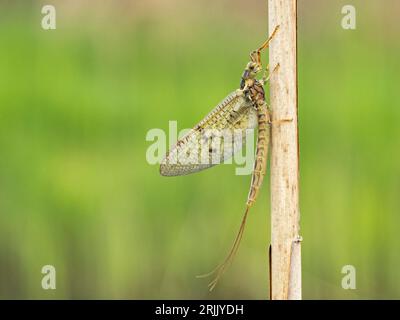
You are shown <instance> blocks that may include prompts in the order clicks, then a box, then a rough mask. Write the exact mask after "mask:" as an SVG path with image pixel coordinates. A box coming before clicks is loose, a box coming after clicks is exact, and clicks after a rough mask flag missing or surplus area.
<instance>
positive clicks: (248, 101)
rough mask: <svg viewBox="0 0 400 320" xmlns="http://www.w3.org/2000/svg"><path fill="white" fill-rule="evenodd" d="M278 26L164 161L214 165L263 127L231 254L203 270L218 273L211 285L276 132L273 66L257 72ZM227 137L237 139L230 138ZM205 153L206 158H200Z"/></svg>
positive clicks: (178, 165)
mask: <svg viewBox="0 0 400 320" xmlns="http://www.w3.org/2000/svg"><path fill="white" fill-rule="evenodd" d="M277 31H278V27H276V28H275V30H274V31H273V32H272V34H271V36H270V37H269V38H268V39H267V40H266V41H265V42H264V43H263V44H262V45H261V46H260V47H259V48H258V49H257V50H254V51H252V52H251V53H250V61H249V62H248V63H247V65H246V68H245V69H244V72H243V74H242V78H241V83H240V88H239V89H237V90H236V91H234V92H233V93H231V94H229V95H228V96H227V97H226V98H225V99H224V100H222V102H220V103H219V104H218V105H217V106H216V107H215V108H214V109H213V110H212V111H211V112H210V113H209V114H208V115H207V116H206V117H205V118H204V119H203V120H202V121H200V123H199V124H197V125H196V126H195V127H194V128H193V129H192V130H191V131H189V133H188V134H186V135H185V136H184V137H183V138H182V139H180V140H178V142H177V143H176V145H175V146H174V147H172V148H171V150H170V151H169V152H168V153H167V155H166V157H165V159H164V160H163V161H162V162H161V165H160V173H161V175H163V176H180V175H186V174H190V173H194V172H198V171H201V170H203V169H207V168H210V167H212V166H213V165H215V164H218V163H221V162H223V161H224V160H226V159H228V158H229V157H232V156H233V154H234V153H235V152H236V151H238V150H240V148H241V147H242V145H243V144H244V142H245V135H246V131H247V130H248V129H254V128H256V127H258V134H257V147H256V153H255V162H254V167H253V173H252V178H251V185H250V191H249V194H248V197H247V202H246V209H245V213H244V216H243V218H242V223H241V225H240V228H239V231H238V233H237V235H236V238H235V241H234V243H233V246H232V248H231V250H230V252H229V254H228V256H227V257H226V259H225V260H224V261H223V262H222V263H221V264H220V265H219V266H217V267H216V268H215V269H214V270H213V271H211V272H210V273H208V274H206V275H203V276H200V277H207V276H210V275H213V274H215V278H214V280H213V281H212V282H211V283H210V284H209V288H210V291H211V290H212V289H213V288H214V287H215V285H216V284H217V282H218V280H219V278H220V277H221V276H222V274H223V273H224V272H225V270H226V268H227V266H228V265H229V264H230V263H231V262H232V259H233V257H234V256H235V254H236V251H237V250H238V247H239V244H240V241H241V239H242V235H243V231H244V227H245V224H246V219H247V214H248V212H249V209H250V207H251V206H252V205H253V204H254V202H255V201H256V198H257V195H258V191H259V189H260V187H261V184H262V181H263V178H264V175H265V170H266V163H267V156H268V146H269V141H270V133H271V132H270V130H271V116H270V109H269V106H268V105H267V103H266V101H265V93H264V85H265V83H266V82H267V81H268V80H269V75H268V76H267V71H268V67H267V68H266V69H265V72H264V74H263V76H262V79H260V80H258V79H256V76H257V74H258V73H260V72H261V71H262V70H263V67H262V63H261V51H262V50H264V49H266V48H268V46H269V43H270V41H271V40H272V39H273V37H274V35H275V34H276V32H277ZM278 66H279V65H278ZM278 66H277V67H278ZM277 67H275V69H276V68H277ZM275 69H274V70H275ZM227 131H228V132H233V134H232V135H231V136H229V135H227V134H226V132H227ZM227 140H230V141H231V142H232V143H226V142H227ZM200 157H201V158H202V161H199V158H200ZM204 160H205V161H204Z"/></svg>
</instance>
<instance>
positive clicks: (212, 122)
mask: <svg viewBox="0 0 400 320" xmlns="http://www.w3.org/2000/svg"><path fill="white" fill-rule="evenodd" d="M256 126H257V111H256V110H255V108H254V107H253V105H252V103H251V102H250V101H249V100H247V99H246V98H245V97H244V96H243V95H242V94H240V93H239V91H235V92H233V93H231V94H230V95H228V96H227V97H226V98H225V99H224V100H222V101H221V102H220V103H219V104H218V105H217V106H216V107H215V108H214V109H213V110H212V111H211V112H210V113H209V114H208V115H207V116H206V117H205V118H204V119H203V120H202V121H201V122H200V123H199V124H197V125H196V126H195V127H194V128H193V129H192V130H190V131H189V133H188V134H186V135H185V136H184V137H183V138H182V139H180V140H179V141H178V142H177V143H176V145H175V146H174V147H173V148H171V150H170V151H169V152H168V154H167V155H166V157H165V158H164V160H163V161H162V162H161V165H160V173H161V174H162V175H163V176H180V175H186V174H190V173H194V172H198V171H201V170H203V169H207V168H210V167H212V166H214V165H217V164H219V163H222V162H224V161H225V160H227V159H229V158H230V157H232V156H233V154H234V153H236V152H237V151H239V150H240V149H241V148H242V145H243V144H244V142H245V140H246V133H247V129H254V128H255V127H256Z"/></svg>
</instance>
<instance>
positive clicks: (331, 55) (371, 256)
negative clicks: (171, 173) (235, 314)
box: [0, 0, 400, 299]
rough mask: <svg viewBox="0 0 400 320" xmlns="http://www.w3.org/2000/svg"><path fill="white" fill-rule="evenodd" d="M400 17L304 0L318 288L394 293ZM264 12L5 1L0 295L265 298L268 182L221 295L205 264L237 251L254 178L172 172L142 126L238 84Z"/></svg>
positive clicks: (306, 262)
mask: <svg viewBox="0 0 400 320" xmlns="http://www.w3.org/2000/svg"><path fill="white" fill-rule="evenodd" d="M45 4H52V5H54V6H55V7H56V10H57V29H56V30H50V31H45V30H42V28H41V19H42V14H41V8H42V6H43V5H45ZM346 4H352V5H354V6H355V7H356V10H357V29H356V30H343V29H342V27H341V18H342V14H341V8H342V6H343V5H346ZM399 14H400V3H399V1H397V0H384V1H379V0H369V1H361V0H360V1H353V0H352V1H350V0H349V1H339V0H332V1H311V0H299V44H298V49H299V59H298V60H299V119H300V123H299V126H300V143H301V152H300V161H301V162H300V166H301V194H300V204H301V213H302V221H301V234H302V236H303V238H304V242H303V249H302V251H303V293H304V298H306V299H355V298H357V299H371V298H377V299H382V298H386V299H396V298H397V299H399V298H400V275H399V266H400V240H399V226H400V159H399V158H400V125H399V123H400V94H399V74H400V59H399V57H400V42H399V39H400V38H399V33H400V30H399V27H398V17H399ZM267 25H268V23H267V8H266V1H264V0H263V1H260V0H249V1H238V0H235V1H233V0H219V1H212V0H201V1H186V0H169V1H162V0H146V1H145V0H140V1H139V0H132V1H113V2H112V1H89V0H83V1H82V0H80V1H78V0H74V1H72V0H70V1H53V0H49V1H15V0H13V1H11V0H10V1H5V0H1V1H0V43H1V49H0V298H3V299H5V298H8V299H13V298H21V299H39V298H55V299H70V298H76V299H83V298H93V299H97V298H99V299H107V298H109V299H116V298H120V299H139V298H141V299H161V298H171V299H174V298H182V299H186V298H195V299H203V298H209V299H214V298H244V299H251V298H253V299H264V298H267V297H268V273H267V265H268V264H267V254H266V250H267V247H268V241H269V238H270V232H269V229H270V222H269V185H268V182H267V183H265V184H264V187H263V191H262V194H261V196H260V198H259V200H258V202H257V204H256V205H255V207H254V208H253V210H252V211H251V215H250V218H249V221H248V224H247V229H246V232H245V236H244V239H243V243H242V246H241V248H240V250H239V253H238V255H237V257H236V259H235V261H234V263H233V265H232V267H231V268H230V269H229V270H228V272H227V273H226V274H225V276H224V277H223V279H222V281H221V282H220V284H219V286H218V287H217V288H216V289H215V291H213V292H212V293H209V292H208V291H207V282H208V280H207V279H196V278H195V275H198V274H202V273H204V272H207V271H209V270H210V269H212V268H213V267H214V266H215V265H216V263H217V262H219V261H220V260H221V259H222V258H223V257H224V256H225V254H226V252H227V250H228V248H229V247H230V245H231V243H232V240H233V237H234V235H235V233H236V230H237V228H238V225H239V223H240V220H241V215H242V212H243V208H244V203H245V199H246V196H247V192H248V186H249V183H250V177H249V176H236V175H235V174H234V173H235V170H234V169H235V166H234V165H223V166H218V167H214V168H212V169H210V170H207V171H204V172H202V173H199V174H195V175H191V176H186V177H177V178H165V177H161V176H160V175H159V172H158V166H154V165H150V164H148V163H147V161H146V150H147V148H148V147H149V146H150V145H151V142H148V141H146V139H145V137H146V133H147V132H148V130H150V129H152V128H161V129H164V130H167V129H168V121H169V120H178V127H179V129H183V128H189V127H192V126H193V125H194V124H195V123H197V122H198V121H199V120H200V119H201V118H202V117H203V116H204V115H205V114H206V113H207V112H208V111H209V110H210V109H211V108H213V107H214V106H215V104H216V103H218V102H219V101H220V100H221V99H222V98H223V97H224V96H225V95H226V94H227V93H229V92H231V91H232V90H233V89H235V88H236V87H237V86H238V84H239V81H240V75H241V73H242V70H243V67H244V66H245V64H246V62H247V59H248V54H249V52H250V51H251V50H252V49H254V48H255V47H257V46H258V45H259V44H260V43H261V42H262V41H263V40H264V39H265V37H266V34H267ZM265 59H266V57H265ZM266 181H268V180H266ZM47 264H51V265H54V266H55V267H56V270H57V289H56V290H47V291H45V290H43V289H42V288H41V279H42V276H43V275H42V274H41V268H42V266H44V265H47ZM347 264H351V265H354V266H355V267H356V270H357V289H356V290H343V289H342V287H341V279H342V277H343V276H344V275H343V274H341V269H342V267H343V266H344V265H347Z"/></svg>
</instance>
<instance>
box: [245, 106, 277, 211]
mask: <svg viewBox="0 0 400 320" xmlns="http://www.w3.org/2000/svg"><path fill="white" fill-rule="evenodd" d="M260 102H261V101H260ZM257 111H258V134H257V150H256V155H255V161H254V169H253V175H252V178H251V185H250V191H249V195H248V197H247V203H246V204H247V206H249V207H250V206H251V205H252V204H253V203H254V202H255V201H256V199H257V195H258V192H259V189H260V187H261V185H262V182H263V179H264V175H265V171H266V166H267V156H268V154H267V153H268V145H269V139H270V130H271V128H270V115H269V110H268V108H267V105H266V103H265V101H264V102H263V103H262V104H261V103H260V105H259V106H258V108H257Z"/></svg>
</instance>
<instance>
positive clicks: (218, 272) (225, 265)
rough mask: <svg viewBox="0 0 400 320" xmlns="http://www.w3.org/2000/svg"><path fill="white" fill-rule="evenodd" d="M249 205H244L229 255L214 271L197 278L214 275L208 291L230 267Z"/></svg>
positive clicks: (240, 238)
mask: <svg viewBox="0 0 400 320" xmlns="http://www.w3.org/2000/svg"><path fill="white" fill-rule="evenodd" d="M249 209H250V205H248V204H247V205H246V210H245V212H244V215H243V218H242V223H241V224H240V228H239V231H238V233H237V235H236V238H235V241H234V242H233V245H232V248H231V250H230V251H229V254H228V255H227V257H226V258H225V260H224V261H223V262H222V263H221V264H219V265H218V266H217V267H216V268H215V269H214V270H212V271H211V272H209V273H206V274H203V275H199V276H197V278H207V277H209V276H211V275H213V274H215V277H214V279H213V280H212V281H211V282H210V283H209V284H208V287H209V290H210V291H212V290H213V289H214V288H215V286H216V285H217V283H218V280H219V279H220V278H221V276H222V275H223V274H224V273H225V271H226V269H227V268H228V267H229V266H230V264H231V263H232V261H233V258H234V257H235V255H236V253H237V250H238V249H239V245H240V241H241V240H242V236H243V232H244V227H245V225H246V220H247V214H248V212H249Z"/></svg>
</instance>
